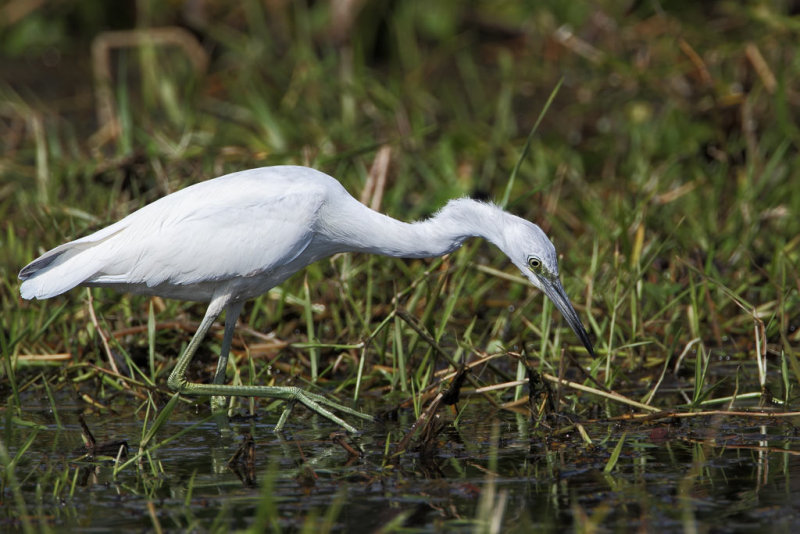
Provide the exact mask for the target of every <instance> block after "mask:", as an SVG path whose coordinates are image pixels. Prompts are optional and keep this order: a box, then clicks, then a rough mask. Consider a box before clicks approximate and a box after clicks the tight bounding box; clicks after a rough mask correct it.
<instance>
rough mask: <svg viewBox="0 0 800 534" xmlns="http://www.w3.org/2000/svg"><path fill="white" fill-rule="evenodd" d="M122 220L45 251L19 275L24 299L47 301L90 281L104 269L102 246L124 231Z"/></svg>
mask: <svg viewBox="0 0 800 534" xmlns="http://www.w3.org/2000/svg"><path fill="white" fill-rule="evenodd" d="M124 221H125V219H123V220H122V221H119V222H117V223H116V224H112V225H111V226H107V227H106V228H103V229H102V230H99V231H97V232H95V233H93V234H91V235H88V236H86V237H82V238H80V239H76V240H75V241H70V242H69V243H64V244H63V245H60V246H58V247H56V248H54V249H53V250H50V251H48V252H45V253H44V254H42V255H41V256H39V257H38V258H36V259H35V260H33V261H32V262H30V263H29V264H28V265H26V266H25V267H23V268H22V270H21V271H20V272H19V279H20V280H22V285H21V286H20V288H19V292H20V295H22V298H24V299H28V300H30V299H49V298H50V297H55V296H56V295H60V294H61V293H64V292H66V291H69V290H70V289H72V288H73V287H75V286H79V285H81V284H82V283H84V282H87V281H89V280H91V279H92V278H93V277H94V276H95V275H96V274H97V273H98V272H100V271H101V270H102V269H103V267H104V262H103V261H100V259H101V257H103V253H102V252H101V249H102V248H103V247H100V246H99V245H101V244H102V243H105V242H107V241H108V240H109V239H110V238H112V237H114V236H115V235H117V234H118V233H119V232H121V231H122V230H123V229H124V228H125V223H124Z"/></svg>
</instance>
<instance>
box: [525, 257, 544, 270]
mask: <svg viewBox="0 0 800 534" xmlns="http://www.w3.org/2000/svg"><path fill="white" fill-rule="evenodd" d="M528 267H530V269H531V271H534V272H538V271H539V269H541V268H542V260H540V259H539V258H537V257H536V256H531V257H530V258H528Z"/></svg>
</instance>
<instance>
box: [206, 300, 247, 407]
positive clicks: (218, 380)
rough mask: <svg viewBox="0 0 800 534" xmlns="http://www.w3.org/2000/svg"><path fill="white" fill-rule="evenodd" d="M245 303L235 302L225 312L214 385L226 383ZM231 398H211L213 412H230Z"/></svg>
mask: <svg viewBox="0 0 800 534" xmlns="http://www.w3.org/2000/svg"><path fill="white" fill-rule="evenodd" d="M243 304H244V303H243V302H233V303H231V304H229V305H228V308H227V309H226V310H225V334H224V335H223V336H222V347H221V348H220V351H219V361H218V362H217V371H216V373H214V382H213V383H214V384H216V385H218V386H219V385H222V384H224V383H225V371H226V370H227V369H228V353H230V351H231V344H232V343H233V331H234V330H235V329H236V320H237V319H238V318H239V314H240V313H242V305H243ZM229 401H230V397H220V396H213V397H211V411H212V412H214V413H224V412H227V411H228V406H229V405H230V402H229Z"/></svg>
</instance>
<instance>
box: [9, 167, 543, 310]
mask: <svg viewBox="0 0 800 534" xmlns="http://www.w3.org/2000/svg"><path fill="white" fill-rule="evenodd" d="M459 204H461V206H460V209H459ZM448 208H449V209H445V210H443V211H442V212H441V213H440V214H439V216H438V217H435V218H434V219H429V220H427V221H422V222H419V223H413V224H409V223H404V222H400V221H398V220H396V219H392V218H390V217H387V216H386V215H383V214H380V213H378V212H375V211H373V210H371V209H369V208H367V207H366V206H364V205H363V204H361V203H360V202H358V201H357V200H355V199H354V198H353V197H352V196H350V194H349V193H348V192H347V191H346V190H345V189H344V187H342V185H341V184H340V183H339V182H338V181H337V180H336V179H334V178H332V177H330V176H328V175H326V174H324V173H321V172H319V171H316V170H313V169H310V168H306V167H293V166H278V167H265V168H261V169H253V170H248V171H241V172H236V173H233V174H229V175H226V176H222V177H219V178H216V179H213V180H208V181H206V182H201V183H198V184H196V185H193V186H190V187H187V188H185V189H182V190H180V191H177V192H175V193H173V194H171V195H168V196H166V197H164V198H161V199H160V200H157V201H155V202H153V203H152V204H149V205H147V206H145V207H143V208H141V209H140V210H138V211H136V212H134V213H132V214H130V215H128V216H127V217H125V218H124V219H122V220H120V221H118V222H117V223H114V224H112V225H110V226H108V227H106V228H104V229H102V230H99V231H97V232H95V233H93V234H91V235H88V236H86V237H83V238H80V239H77V240H75V241H71V242H69V243H65V244H63V245H61V246H59V247H56V248H55V249H53V250H51V251H49V252H47V253H45V254H44V255H42V256H41V257H40V258H38V259H37V260H35V261H34V262H32V263H31V264H30V265H29V266H28V267H26V268H25V269H23V271H22V272H21V273H20V277H21V278H22V279H23V280H24V282H23V284H22V287H21V289H20V292H21V294H22V297H23V298H26V299H32V298H37V299H45V298H49V297H53V296H55V295H58V294H61V293H64V292H65V291H68V290H70V289H72V288H73V287H75V286H78V285H86V286H105V287H112V288H115V289H119V290H121V291H127V292H132V293H143V294H150V295H159V296H163V297H167V298H176V299H181V300H194V301H210V300H211V299H212V298H213V297H214V295H215V294H219V293H220V291H221V290H223V291H225V292H226V293H228V295H229V296H230V297H231V299H232V300H239V301H240V300H246V299H249V298H253V297H255V296H258V295H260V294H262V293H264V292H266V291H267V290H269V289H270V288H272V287H274V286H276V285H278V284H280V283H281V282H283V281H284V280H285V279H286V278H288V277H289V276H291V275H292V274H293V273H295V272H297V271H298V270H300V269H302V268H303V267H305V266H307V265H309V264H310V263H313V262H315V261H317V260H319V259H322V258H325V257H327V256H330V255H332V254H336V253H339V252H371V253H378V254H383V255H389V256H397V257H431V256H438V255H441V254H445V253H448V252H451V251H453V250H455V249H457V248H458V247H459V246H460V245H461V244H462V242H463V241H464V240H465V239H466V238H468V237H471V236H475V235H483V236H484V237H487V238H488V239H489V240H491V241H492V242H494V243H495V244H496V245H498V246H499V247H500V248H501V249H504V250H506V251H507V248H506V246H504V245H505V244H506V243H505V241H506V240H507V239H506V236H504V235H503V232H502V231H501V230H502V228H503V227H508V226H509V225H507V224H505V220H506V219H513V222H515V223H518V224H521V225H522V227H523V228H525V229H526V230H528V231H530V232H534V233H535V234H538V235H536V237H537V238H538V239H536V241H539V240H541V239H543V240H544V242H545V243H546V244H547V245H550V247H551V248H552V245H551V244H550V242H549V240H548V239H547V238H546V237H545V236H544V234H543V233H542V232H541V230H539V228H538V227H536V226H535V225H533V224H531V223H529V222H527V221H525V220H523V219H520V218H518V217H515V216H513V215H510V214H508V213H506V212H504V211H503V210H501V209H499V208H497V207H496V206H494V205H491V204H484V203H479V202H475V201H472V200H469V199H461V200H455V201H451V203H450V204H449V206H448ZM467 208H468V209H467ZM442 218H445V219H447V222H448V223H450V224H442V223H443V222H444V221H443V220H442ZM437 219H438V220H437ZM509 222H512V221H509ZM496 228H497V229H498V230H497V231H495V229H496ZM509 237H513V236H509ZM529 243H530V241H529ZM554 253H555V251H554V250H553V253H552V264H553V265H555V254H554ZM512 260H513V258H512ZM514 263H517V264H518V266H519V267H520V268H521V269H523V270H524V260H523V265H519V263H518V262H517V261H515V262H514ZM548 263H550V262H548ZM555 269H556V273H557V267H555Z"/></svg>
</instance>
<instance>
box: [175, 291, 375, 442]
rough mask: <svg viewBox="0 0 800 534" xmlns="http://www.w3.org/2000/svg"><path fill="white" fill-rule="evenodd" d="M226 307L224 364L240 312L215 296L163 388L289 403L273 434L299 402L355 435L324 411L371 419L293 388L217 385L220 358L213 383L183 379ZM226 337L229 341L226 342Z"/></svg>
mask: <svg viewBox="0 0 800 534" xmlns="http://www.w3.org/2000/svg"><path fill="white" fill-rule="evenodd" d="M226 307H227V308H229V310H228V314H229V318H230V320H228V318H226V321H225V337H224V338H223V343H222V349H223V352H224V359H225V362H224V363H225V364H226V365H227V357H228V354H227V352H228V350H229V349H230V343H231V339H232V338H233V326H234V325H235V324H236V317H238V315H239V312H240V311H241V305H240V304H238V303H233V304H230V303H229V297H228V296H227V295H222V296H218V297H215V298H214V299H213V300H212V301H211V303H210V304H209V305H208V309H207V310H206V314H205V316H204V317H203V320H202V321H201V322H200V326H199V327H198V329H197V332H196V333H195V335H194V336H193V337H192V339H191V341H189V345H188V346H187V347H186V350H185V351H183V354H181V355H180V356H179V357H178V362H177V363H176V364H175V368H174V369H173V370H172V373H171V374H170V375H169V379H167V385H168V386H169V388H170V389H172V390H173V391H178V392H180V393H183V394H184V395H211V396H212V397H213V396H226V397H229V396H232V395H238V396H242V397H270V398H274V399H283V400H285V401H287V402H288V403H289V406H288V407H287V409H286V410H284V413H283V414H282V415H281V418H280V420H279V422H278V425H277V426H276V427H275V431H276V432H279V431H280V430H282V429H283V425H284V423H285V422H286V419H287V418H288V415H289V413H288V412H289V411H290V409H291V406H292V405H293V404H294V403H295V402H299V403H302V404H303V405H305V406H306V408H308V409H309V410H311V411H313V412H316V413H318V414H319V415H321V416H323V417H326V418H328V419H329V420H331V421H333V422H334V423H336V424H337V425H339V426H341V427H343V428H344V429H345V430H347V431H348V432H356V429H355V428H354V427H352V426H350V425H349V424H347V423H345V422H344V421H343V420H342V419H341V418H339V417H338V416H336V415H334V414H333V413H332V412H331V411H330V410H329V409H328V408H331V409H332V410H336V411H339V412H342V413H346V414H348V415H352V416H354V417H360V418H362V419H366V420H368V421H372V420H373V418H372V417H371V416H369V415H367V414H363V413H361V412H359V411H357V410H353V409H352V408H348V407H347V406H343V405H341V404H338V403H336V402H333V401H331V400H328V399H327V398H325V397H323V396H322V395H317V394H316V393H309V392H307V391H304V390H302V389H300V388H297V387H288V386H287V387H278V386H232V385H225V384H221V383H217V381H218V380H219V381H220V382H221V381H222V380H223V379H224V376H225V375H224V368H225V367H224V366H222V363H223V362H222V359H223V358H222V355H221V356H220V364H219V365H218V366H217V373H216V375H215V377H214V383H211V384H196V383H193V382H189V381H188V380H186V369H187V368H188V367H189V363H190V362H191V361H192V358H193V357H194V354H195V352H197V348H198V346H199V345H200V341H202V339H203V338H204V337H205V335H206V333H208V329H209V328H211V325H212V324H214V321H215V320H216V319H217V317H219V314H220V313H222V310H224V309H225V308H226ZM237 307H238V309H237ZM230 308H233V309H230ZM231 311H233V312H234V313H231ZM229 326H230V328H229ZM229 330H230V332H229ZM229 337H230V338H231V339H228V338H229ZM221 366H222V367H221ZM220 368H222V369H223V371H220Z"/></svg>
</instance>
